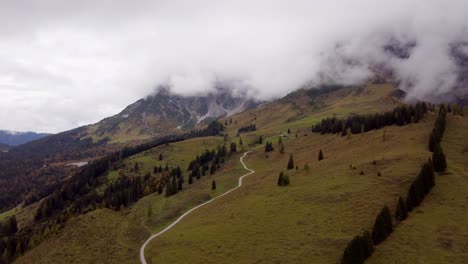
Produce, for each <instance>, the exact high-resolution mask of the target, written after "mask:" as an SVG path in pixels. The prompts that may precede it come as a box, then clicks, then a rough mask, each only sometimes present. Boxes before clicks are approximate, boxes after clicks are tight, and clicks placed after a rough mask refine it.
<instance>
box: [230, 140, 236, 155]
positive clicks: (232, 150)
mask: <svg viewBox="0 0 468 264" xmlns="http://www.w3.org/2000/svg"><path fill="white" fill-rule="evenodd" d="M230 150H231V153H236V152H237V145H236V143H234V142H231V145H230Z"/></svg>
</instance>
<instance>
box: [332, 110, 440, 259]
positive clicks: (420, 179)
mask: <svg viewBox="0 0 468 264" xmlns="http://www.w3.org/2000/svg"><path fill="white" fill-rule="evenodd" d="M446 112H447V110H446V107H445V105H441V106H440V107H439V112H438V116H437V118H436V121H435V123H434V127H433V129H432V132H431V136H430V137H429V148H431V146H433V149H430V150H431V151H433V155H432V157H433V159H432V160H431V159H429V160H428V161H427V162H426V163H424V164H423V165H422V166H421V169H420V171H419V174H418V176H417V177H416V178H415V179H414V180H413V182H412V183H411V185H410V188H409V190H408V193H407V195H406V199H404V198H403V197H399V198H398V202H397V205H396V208H395V223H396V224H398V223H399V222H401V221H404V220H405V219H406V218H407V217H408V214H409V213H410V212H411V211H413V210H414V208H416V207H417V206H419V205H420V204H421V202H422V201H423V200H424V198H425V197H426V195H427V194H428V193H429V192H430V191H431V189H432V188H433V187H434V186H435V171H438V170H437V169H436V168H437V166H441V165H440V163H442V164H443V165H444V166H443V169H442V168H441V169H442V170H441V171H443V170H445V168H446V161H445V155H443V157H442V156H439V157H438V156H437V154H436V152H437V151H438V150H437V149H440V151H441V152H442V148H441V147H440V141H441V139H442V136H443V133H444V131H445V124H446V120H445V119H446ZM442 153H443V152H442ZM393 223H394V222H393V220H392V216H391V212H390V209H389V208H388V207H387V206H384V208H383V209H382V210H381V212H380V213H379V214H378V215H377V217H376V219H375V223H374V227H373V229H372V234H370V233H369V232H367V231H366V232H364V234H363V235H357V236H355V237H354V238H353V239H352V240H351V241H350V242H349V243H348V245H347V246H346V248H345V250H344V252H343V255H342V258H341V263H342V264H356V263H364V261H365V260H366V259H367V258H368V257H370V256H371V255H372V252H373V251H374V246H375V245H378V244H380V243H382V242H383V241H384V240H385V239H386V238H387V237H388V236H389V235H390V234H391V233H392V232H393V229H394V224H393Z"/></svg>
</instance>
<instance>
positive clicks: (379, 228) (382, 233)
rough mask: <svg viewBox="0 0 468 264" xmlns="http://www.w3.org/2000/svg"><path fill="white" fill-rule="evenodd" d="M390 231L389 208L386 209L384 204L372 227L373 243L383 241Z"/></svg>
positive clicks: (390, 218)
mask: <svg viewBox="0 0 468 264" xmlns="http://www.w3.org/2000/svg"><path fill="white" fill-rule="evenodd" d="M392 231H393V223H392V215H391V213H390V209H388V207H387V206H384V208H383V209H382V211H380V213H379V215H378V216H377V218H376V219H375V223H374V228H373V229H372V241H373V242H374V245H378V244H380V243H381V242H382V241H384V240H385V239H386V238H387V237H388V236H389V235H390V234H391V233H392Z"/></svg>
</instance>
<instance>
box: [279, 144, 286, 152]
mask: <svg viewBox="0 0 468 264" xmlns="http://www.w3.org/2000/svg"><path fill="white" fill-rule="evenodd" d="M284 151H285V150H284V145H283V144H281V145H280V153H281V154H284Z"/></svg>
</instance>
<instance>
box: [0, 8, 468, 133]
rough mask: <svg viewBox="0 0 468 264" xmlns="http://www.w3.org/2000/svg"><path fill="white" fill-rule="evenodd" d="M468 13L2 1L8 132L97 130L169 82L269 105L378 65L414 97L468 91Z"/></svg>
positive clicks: (0, 90) (0, 55)
mask: <svg viewBox="0 0 468 264" xmlns="http://www.w3.org/2000/svg"><path fill="white" fill-rule="evenodd" d="M467 17H468V2H467V1H466V0H453V1H442V0H439V1H434V0H424V1H423V0H404V1H403V0H394V1H383V0H382V1H376V0H373V1H372V0H355V1H344V0H342V1H338V0H337V1H322V0H317V1H294V0H293V1H287V2H286V1H277V0H270V1H266V0H257V1H245V0H239V1H224V0H217V1H215V0H201V1H189V0H186V1H182V0H171V1H169V0H159V1H157V0H156V1H123V0H114V1H110V0H101V1H90V0H83V1H61V0H29V1H24V0H23V1H21V0H18V1H2V2H1V3H0V24H1V25H2V26H1V27H0V121H1V124H2V125H1V128H2V129H9V130H33V131H41V132H58V131H62V130H66V129H71V128H74V127H76V126H79V125H85V124H89V123H93V122H96V121H98V120H100V119H102V118H104V117H107V116H109V115H112V114H115V113H117V112H119V111H120V110H121V109H122V108H123V107H125V106H126V105H128V104H129V103H132V102H133V101H135V100H137V99H139V98H141V97H144V96H146V95H148V94H150V93H151V92H152V91H153V90H154V89H155V87H157V86H158V85H160V84H170V85H171V86H172V89H173V90H174V91H175V92H177V93H181V94H194V93H199V92H206V91H209V90H210V89H212V88H213V85H214V84H215V83H217V82H219V81H222V82H229V83H231V84H232V85H233V86H235V87H238V88H241V89H244V88H247V89H248V91H249V93H250V94H251V95H252V96H254V97H257V98H261V99H270V98H274V97H279V96H282V95H285V94H286V93H288V92H291V91H293V90H295V89H297V88H298V87H300V86H302V85H303V84H304V83H313V84H320V83H322V82H336V83H342V84H356V83H360V82H363V81H364V80H366V79H367V78H369V77H370V76H372V74H373V71H374V70H375V69H385V70H387V71H390V72H392V74H393V75H394V76H395V79H396V80H398V81H399V82H400V84H401V87H402V88H403V89H404V90H406V91H407V92H409V96H410V97H418V98H429V97H432V98H433V97H434V96H438V95H444V96H447V93H448V95H449V96H450V95H451V94H452V95H454V96H461V95H465V94H466V93H467V91H466V87H458V88H457V89H456V90H454V89H453V87H454V86H455V85H456V83H457V81H458V79H459V78H460V77H459V74H458V72H457V71H458V67H459V65H458V64H457V61H456V60H455V59H454V58H453V54H452V50H453V48H454V47H455V46H456V48H457V51H458V52H459V54H465V55H466V56H468V45H467V44H466V43H468V34H467V33H468V19H467ZM389 44H392V45H393V46H392V48H387V49H385V48H383V47H385V46H386V45H389ZM395 47H396V48H398V47H400V48H402V50H401V51H400V53H405V52H407V53H408V54H403V55H404V56H395ZM397 51H398V49H397ZM397 53H398V52H397ZM399 55H402V54H399ZM402 57H405V59H402Z"/></svg>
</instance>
